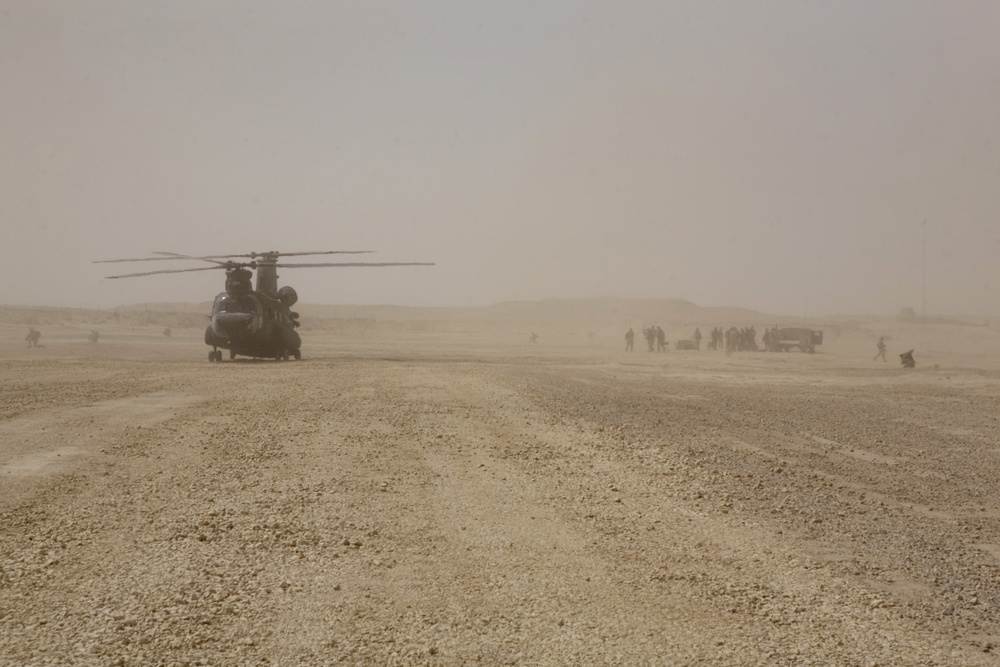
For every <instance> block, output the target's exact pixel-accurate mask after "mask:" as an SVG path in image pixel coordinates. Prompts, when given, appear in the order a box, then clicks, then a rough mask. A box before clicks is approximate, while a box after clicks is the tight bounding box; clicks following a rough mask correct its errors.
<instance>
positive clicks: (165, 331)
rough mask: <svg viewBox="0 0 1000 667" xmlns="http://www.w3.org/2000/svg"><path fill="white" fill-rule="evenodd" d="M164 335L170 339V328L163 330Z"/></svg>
mask: <svg viewBox="0 0 1000 667" xmlns="http://www.w3.org/2000/svg"><path fill="white" fill-rule="evenodd" d="M163 335H164V336H166V337H167V338H170V327H167V328H166V329H164V330H163Z"/></svg>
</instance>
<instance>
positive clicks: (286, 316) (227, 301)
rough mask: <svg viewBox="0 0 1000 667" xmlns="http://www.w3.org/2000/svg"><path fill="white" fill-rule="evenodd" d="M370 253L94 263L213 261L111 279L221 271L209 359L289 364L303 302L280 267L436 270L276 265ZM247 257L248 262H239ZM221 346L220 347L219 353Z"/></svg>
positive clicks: (296, 350)
mask: <svg viewBox="0 0 1000 667" xmlns="http://www.w3.org/2000/svg"><path fill="white" fill-rule="evenodd" d="M369 252H373V251H371V250H328V251H324V252H286V253H281V252H277V251H270V252H262V253H256V252H251V253H249V254H246V255H207V256H203V257H192V256H190V255H180V254H177V253H172V252H155V253H153V254H154V255H158V256H157V257H141V258H138V259H106V260H100V261H98V262H95V263H97V264H102V263H114V262H146V261H155V260H168V259H174V260H176V259H186V260H197V261H201V262H209V263H211V264H212V266H199V267H194V268H189V269H165V270H161V271H143V272H141V273H127V274H124V275H120V276H108V278H137V277H139V276H152V275H156V274H158V273H184V272H187V271H211V270H219V269H223V270H225V272H226V291H225V292H221V293H219V294H218V296H216V297H215V302H214V303H213V304H212V314H211V316H210V317H211V319H212V322H211V324H209V325H208V327H207V328H206V329H205V344H206V345H211V346H212V351H211V352H209V353H208V360H209V361H222V350H229V358H230V359H235V358H236V355H242V356H244V357H253V358H255V359H278V360H285V361H287V360H288V358H289V357H294V358H295V359H301V358H302V349H301V348H302V338H301V337H300V336H299V334H298V332H297V331H295V329H297V328H298V326H299V314H298V313H296V312H295V311H293V310H292V309H291V308H292V306H294V305H295V303H296V302H297V301H298V300H299V297H298V294H296V293H295V290H294V289H292V288H291V287H290V286H288V285H285V286H284V287H281V288H279V287H278V268H279V267H280V268H314V267H356V266H360V267H376V266H433V263H430V262H385V263H378V262H312V263H291V264H289V263H287V262H281V263H279V262H278V259H279V258H280V257H282V256H285V257H290V256H296V255H358V254H364V253H369ZM236 258H239V259H249V261H236ZM253 271H257V286H256V289H254V288H253V287H252V286H251V280H252V278H253V273H252V272H253ZM219 348H222V349H219Z"/></svg>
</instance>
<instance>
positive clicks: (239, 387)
mask: <svg viewBox="0 0 1000 667" xmlns="http://www.w3.org/2000/svg"><path fill="white" fill-rule="evenodd" d="M47 312H48V311H47ZM5 315H6V318H5V319H4V321H3V322H0V516H2V520H0V544H2V545H3V547H2V549H0V664H4V665H26V664H37V665H65V664H97V665H105V664H110V665H114V664H119V665H229V664H234V665H235V664H240V665H242V664H247V665H255V664H262V665H263V664H268V665H309V664H339V663H342V664H376V665H389V664H442V665H465V664H485V665H505V664H512V665H513V664H543V665H549V664H623V665H635V664H667V665H674V664H684V665H690V664H706V665H716V664H732V665H782V664H785V665H803V664H816V665H830V664H837V665H874V664H878V665H957V664H963V665H975V664H997V662H998V661H997V658H996V657H995V653H994V650H995V649H994V645H995V644H997V643H998V641H1000V632H998V631H997V628H998V627H1000V626H998V621H1000V527H998V522H997V518H998V516H1000V505H998V501H997V487H998V475H1000V474H998V472H997V470H998V466H997V463H998V460H1000V428H998V424H1000V422H998V418H1000V410H998V407H1000V398H998V397H1000V391H998V389H1000V344H998V342H1000V335H998V331H997V329H995V328H991V327H988V326H979V327H972V326H962V325H958V324H947V323H940V324H926V325H902V324H898V323H895V322H894V321H892V320H891V319H881V320H874V319H873V320H859V319H857V318H855V319H852V320H850V321H847V320H844V321H841V322H840V323H835V322H832V321H831V322H827V323H826V326H825V327H824V329H825V332H826V337H825V341H824V344H823V346H822V347H821V348H820V350H819V351H818V352H817V353H816V354H813V355H809V354H802V353H797V352H791V353H787V354H768V353H763V352H756V353H749V352H748V353H736V354H732V355H726V354H724V353H712V352H706V351H701V352H680V351H671V352H668V353H665V354H650V353H648V352H645V351H639V349H638V348H639V347H640V346H641V344H642V341H637V351H636V352H634V353H631V354H626V353H625V352H623V351H622V350H623V348H624V339H623V337H622V336H623V334H624V330H625V328H627V326H628V325H629V324H631V325H632V326H641V325H642V324H643V323H644V322H642V321H634V322H623V321H620V319H619V318H614V319H610V320H609V319H608V318H605V319H604V320H601V319H600V318H595V319H594V320H593V321H589V322H588V321H581V320H580V319H579V318H573V317H569V316H566V317H565V319H560V318H538V317H536V318H535V319H522V320H517V319H513V320H503V319H502V318H493V319H491V320H490V321H488V322H475V321H474V320H472V319H469V318H468V317H458V318H455V317H451V319H448V318H445V319H440V318H439V319H434V318H427V317H420V318H416V317H414V318H411V319H408V318H407V317H406V315H405V314H402V315H398V314H397V315H395V316H393V317H392V318H389V319H379V318H378V317H368V318H366V317H364V316H360V317H359V316H358V315H357V314H356V313H355V314H352V316H351V317H350V318H349V319H340V320H337V319H336V318H335V317H334V318H333V319H326V320H322V321H320V320H318V319H317V320H314V321H313V322H312V323H310V322H308V321H307V323H306V326H304V327H303V339H304V344H303V357H304V358H303V360H302V361H300V362H294V361H291V362H284V363H280V362H274V361H252V360H237V361H235V362H229V361H225V362H223V363H219V364H212V363H209V362H208V361H206V359H207V350H208V348H207V347H206V346H205V345H204V344H203V343H202V328H201V325H198V324H192V323H187V324H186V325H184V323H183V322H182V326H178V327H176V328H173V329H172V336H171V337H169V338H167V337H165V336H164V335H163V322H162V321H152V322H150V321H147V322H145V323H142V322H141V321H140V322H139V323H136V322H135V321H129V322H122V321H118V322H117V323H116V322H115V321H114V319H110V320H109V321H102V322H99V323H95V322H94V321H93V319H94V318H93V317H92V316H84V315H82V314H81V313H80V312H74V313H70V314H68V315H66V316H65V317H64V318H62V319H60V317H55V316H52V312H48V314H47V315H45V316H44V317H42V316H39V315H38V314H37V313H36V314H35V315H34V317H35V320H34V321H35V322H36V323H37V324H35V326H37V327H38V328H39V330H41V331H42V334H43V336H42V340H41V342H42V344H43V347H41V348H37V349H29V348H28V347H27V346H26V345H25V343H24V340H23V339H24V335H25V333H26V332H27V321H26V320H25V319H24V313H23V312H20V311H18V312H16V313H15V312H12V311H9V310H5ZM362 315H363V314H362ZM50 316H51V317H50ZM693 316H694V317H696V316H697V313H695V314H694V315H693ZM88 317H90V319H88ZM147 319H148V318H147ZM196 321H197V318H195V322H196ZM661 322H662V324H663V325H664V328H665V329H667V331H668V339H670V340H676V339H677V338H678V337H680V336H685V337H686V336H687V334H688V330H689V329H690V324H691V323H690V322H688V321H687V320H685V321H684V322H667V321H661ZM744 323H746V324H749V323H750V322H741V321H734V322H732V324H735V325H737V326H742V325H743V324H744ZM756 324H757V325H758V328H760V327H761V326H762V325H765V324H764V323H763V322H756ZM321 325H322V326H321ZM713 325H714V322H706V323H705V325H703V326H702V332H703V333H705V334H706V335H707V331H708V329H710V328H711V326H713ZM94 328H98V329H99V330H100V333H101V336H100V339H99V342H98V343H89V342H88V341H87V340H86V335H87V333H89V331H90V330H91V329H94ZM532 331H537V333H538V334H539V342H538V343H535V344H531V343H529V342H528V336H529V335H530V333H531V332H532ZM883 334H884V335H887V336H888V337H889V338H888V344H889V360H890V362H889V363H882V362H881V361H877V362H876V361H872V357H873V356H874V354H875V352H876V349H875V341H876V340H877V337H878V336H879V335H883ZM909 348H915V349H916V352H915V356H916V359H917V364H918V366H917V368H916V369H914V370H911V371H907V370H904V369H902V368H901V367H900V366H899V363H898V357H897V356H896V355H898V354H899V353H900V352H903V351H905V349H909Z"/></svg>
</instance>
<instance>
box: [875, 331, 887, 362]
mask: <svg viewBox="0 0 1000 667" xmlns="http://www.w3.org/2000/svg"><path fill="white" fill-rule="evenodd" d="M885 348H886V344H885V336H879V337H878V354H876V355H875V359H872V361H875V360H876V359H878V358H879V357H882V361H887V359H886V358H885Z"/></svg>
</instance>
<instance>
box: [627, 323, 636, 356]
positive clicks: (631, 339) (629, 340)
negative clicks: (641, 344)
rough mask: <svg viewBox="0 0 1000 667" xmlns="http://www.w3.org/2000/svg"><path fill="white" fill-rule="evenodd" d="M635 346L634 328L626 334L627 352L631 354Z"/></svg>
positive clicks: (630, 328) (629, 329)
mask: <svg viewBox="0 0 1000 667" xmlns="http://www.w3.org/2000/svg"><path fill="white" fill-rule="evenodd" d="M634 345H635V332H634V331H632V327H629V328H628V331H626V332H625V351H626V352H631V351H632V347H633V346H634Z"/></svg>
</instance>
